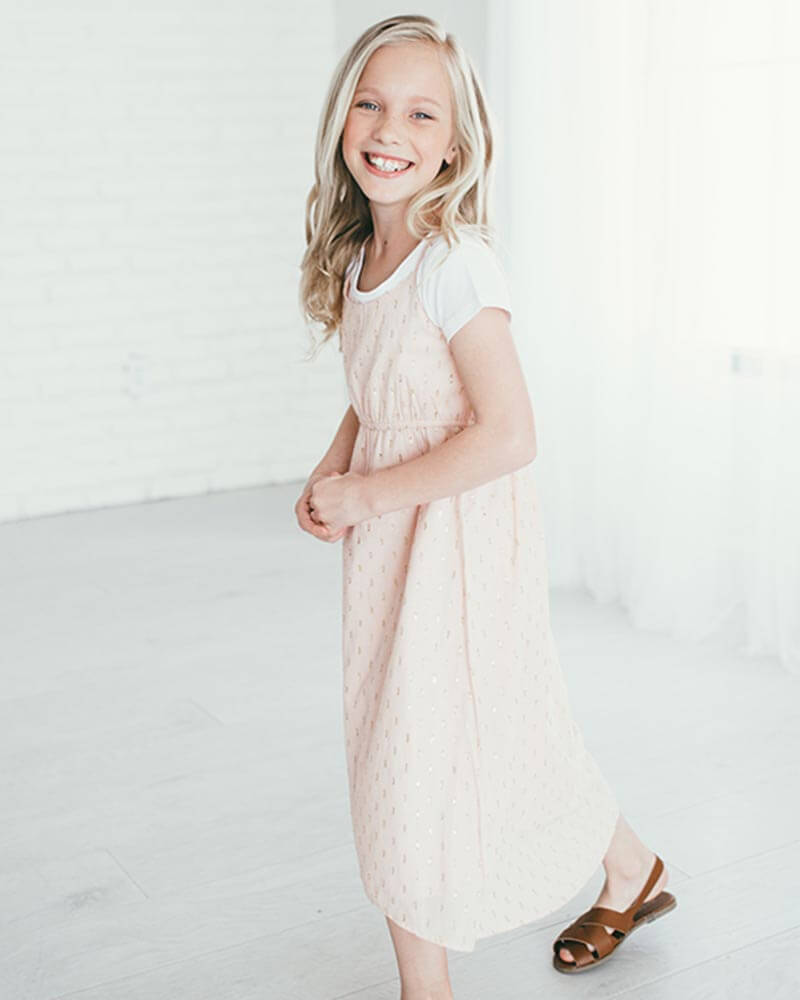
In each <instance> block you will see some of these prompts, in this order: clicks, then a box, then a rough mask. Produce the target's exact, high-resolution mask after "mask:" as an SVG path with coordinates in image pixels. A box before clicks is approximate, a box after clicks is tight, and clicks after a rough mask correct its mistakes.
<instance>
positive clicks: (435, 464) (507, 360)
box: [363, 307, 536, 517]
mask: <svg viewBox="0 0 800 1000" xmlns="http://www.w3.org/2000/svg"><path fill="white" fill-rule="evenodd" d="M450 349H451V351H452V353H453V359H454V361H455V363H456V367H457V369H458V373H459V377H460V378H461V380H462V382H463V385H464V388H465V390H466V392H467V395H468V397H469V400H470V403H471V405H472V409H473V411H474V413H475V421H476V422H475V423H474V424H471V425H469V426H468V427H465V428H464V429H463V430H462V431H460V432H459V433H458V434H456V435H454V436H453V437H451V438H448V440H447V441H444V442H442V444H440V445H437V446H436V447H435V448H431V449H430V451H427V452H425V453H424V454H422V455H419V456H418V457H417V458H413V459H410V460H409V461H407V462H401V463H400V464H398V465H393V466H389V467H388V468H385V469H378V470H377V471H376V472H373V473H372V474H371V475H369V476H367V477H366V479H365V481H364V484H363V488H364V493H365V497H364V500H365V505H366V507H367V509H368V510H369V511H370V516H373V517H374V516H375V515H377V514H384V513H389V512H390V511H394V510H399V509H401V508H403V507H413V506H415V505H417V504H423V503H428V502H429V501H431V500H438V499H440V498H442V497H447V496H452V495H454V494H456V493H462V492H464V491H465V490H469V489H473V488H475V487H476V486H480V485H482V484H483V483H487V482H489V481H490V480H492V479H496V478H497V477H498V476H502V475H504V474H505V473H508V472H513V471H514V470H515V469H518V468H520V467H521V466H523V465H527V464H528V463H529V462H532V461H533V459H534V458H535V457H536V430H535V425H534V419H533V409H532V407H531V402H530V398H529V395H528V388H527V385H526V383H525V376H524V374H523V372H522V368H521V366H520V362H519V357H518V355H517V350H516V346H515V344H514V341H513V338H512V335H511V327H510V321H509V317H508V313H507V312H506V311H505V310H504V309H500V308H495V307H486V308H484V309H481V311H480V312H479V313H478V314H477V315H476V316H475V317H473V319H471V320H470V321H469V323H467V324H466V325H465V326H463V327H462V328H461V329H460V330H459V331H458V333H457V334H456V335H455V336H454V337H453V339H452V340H451V342H450Z"/></svg>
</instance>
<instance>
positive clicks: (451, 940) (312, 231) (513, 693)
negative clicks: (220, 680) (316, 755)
mask: <svg viewBox="0 0 800 1000" xmlns="http://www.w3.org/2000/svg"><path fill="white" fill-rule="evenodd" d="M492 149H493V145H492V133H491V129H490V121H489V115H488V112H487V107H486V102H485V99H484V96H483V92H482V89H481V86H480V83H479V81H478V78H477V75H476V73H475V70H474V69H473V67H472V65H471V63H470V61H469V59H468V58H467V56H466V55H465V54H464V52H463V50H462V49H461V47H460V46H459V44H458V43H457V42H456V41H455V39H454V38H453V37H452V36H451V35H449V34H445V33H444V32H443V31H442V30H441V29H440V28H439V27H438V26H437V24H436V23H435V22H434V21H432V20H430V19H429V18H427V17H416V16H400V17H392V18H388V19H386V20H383V21H381V22H379V23H378V24H376V25H374V26H373V27H371V28H369V29H368V30H367V31H365V32H364V33H363V34H362V35H361V37H360V38H358V40H357V41H356V42H355V44H354V45H353V46H352V48H351V49H350V50H349V51H348V52H347V54H346V55H345V56H344V58H343V59H342V61H341V63H340V64H339V66H338V68H337V70H336V73H335V76H334V79H333V82H332V84H331V88H330V91H329V94H328V97H327V101H326V104H325V109H324V113H323V115H322V119H321V123H320V127H319V133H318V139H317V149H316V161H315V168H316V182H315V184H314V186H313V188H312V191H311V193H310V196H309V199H308V209H307V220H306V239H307V244H308V246H307V249H306V253H305V255H304V258H303V264H302V282H301V299H302V303H303V308H304V311H305V315H306V316H307V317H309V318H311V319H313V320H315V321H318V322H321V323H322V324H324V327H325V331H326V336H325V338H324V339H328V338H329V337H331V336H332V335H333V333H334V332H335V331H336V330H337V329H338V330H339V334H340V341H339V343H340V350H341V352H342V355H343V360H344V368H345V374H346V379H347V387H348V393H349V396H350V400H351V406H350V407H349V408H348V410H347V412H346V413H345V416H344V419H343V420H342V422H341V425H340V426H339V430H338V432H337V434H336V436H335V438H334V440H333V442H332V444H331V446H330V448H329V449H328V451H327V452H326V454H325V456H324V457H323V458H322V460H321V461H320V463H319V465H318V466H317V467H316V468H315V469H314V471H313V472H312V473H311V476H310V477H309V479H308V482H307V483H306V485H305V487H304V489H303V492H302V495H301V496H300V498H299V500H298V501H297V504H296V507H295V510H296V513H297V517H298V521H299V523H300V526H301V527H302V528H303V529H304V530H305V531H307V532H309V533H310V534H312V535H314V536H315V537H316V538H318V539H320V540H322V541H326V542H334V541H336V540H337V539H340V538H341V539H343V542H342V545H343V567H342V568H343V587H344V595H343V619H344V620H343V663H344V678H343V680H344V720H345V734H346V744H347V746H346V756H347V767H348V776H349V793H350V808H351V816H352V822H353V830H354V835H355V846H356V851H357V855H358V862H359V866H360V874H361V878H362V881H363V884H364V889H365V892H366V894H367V897H368V898H369V899H370V900H371V901H372V902H373V903H375V904H376V905H377V906H378V907H379V908H380V909H381V911H382V912H383V913H384V914H385V916H386V918H387V922H388V926H389V930H390V933H391V936H392V941H393V944H394V948H395V952H396V955H397V960H398V965H399V971H400V978H401V983H402V991H403V992H402V996H403V1000H418V998H422V997H426V998H428V997H445V998H447V997H451V996H452V994H451V990H450V984H449V978H448V971H447V958H446V951H445V948H447V947H449V948H454V949H460V950H463V951H471V950H472V949H473V948H474V946H475V942H476V940H477V939H478V938H480V937H484V936H487V935H490V934H495V933H497V932H499V931H504V930H509V929H511V928H514V927H518V926H520V925H522V924H525V923H528V922H530V921H534V920H537V919H538V918H541V917H544V916H546V915H547V914H549V913H551V912H553V911H554V910H556V909H558V908H559V907H560V906H562V905H564V903H565V902H567V901H568V900H569V899H571V898H572V897H573V896H574V895H575V894H576V893H577V892H578V891H579V890H580V889H581V888H582V887H583V886H584V885H585V884H586V882H587V881H588V880H589V879H590V878H591V876H592V875H593V873H594V872H595V870H596V868H597V866H598V864H599V863H600V861H601V860H602V862H603V864H604V867H605V874H606V880H605V884H604V886H603V889H602V892H601V893H600V896H599V898H598V900H597V903H596V905H595V906H594V907H593V908H592V909H591V910H589V911H587V912H586V913H584V914H582V915H581V916H580V917H579V918H578V919H577V920H576V921H575V922H574V923H573V924H571V925H570V926H569V927H568V928H566V929H565V930H564V931H563V932H562V934H561V935H560V936H559V938H558V940H557V941H556V942H555V943H554V956H553V963H554V965H555V967H556V968H557V969H559V970H560V971H562V972H576V971H582V970H585V969H589V968H592V967H594V966H595V965H598V964H599V963H600V962H601V961H603V960H604V958H605V957H606V956H608V955H609V954H610V953H611V951H612V950H613V949H614V948H615V947H616V946H617V945H618V943H619V941H620V940H622V938H623V937H624V936H625V935H626V933H628V932H630V931H632V930H633V929H635V928H636V927H638V926H640V925H641V924H642V923H644V922H647V921H650V920H653V919H655V918H656V917H657V916H660V915H661V914H663V913H665V912H667V911H668V910H669V909H671V908H672V907H674V906H675V899H674V897H673V896H672V895H671V894H670V893H668V892H665V891H663V887H664V885H665V884H666V881H667V874H666V871H665V870H664V868H663V864H662V862H661V859H660V858H658V857H657V856H656V855H655V854H654V853H653V852H652V851H651V850H649V849H648V848H647V847H646V846H645V845H644V844H643V843H642V842H641V841H640V840H639V838H638V837H637V836H636V835H635V834H634V832H633V831H632V830H631V828H630V827H629V826H628V825H627V823H626V822H625V821H624V819H623V818H622V817H621V815H620V813H619V809H618V805H617V802H616V800H615V797H614V795H613V793H612V791H611V789H610V788H609V786H608V784H607V783H606V781H605V780H604V778H603V775H602V774H601V772H600V771H599V769H598V767H597V765H596V763H595V762H594V760H593V759H592V757H591V756H590V755H589V753H588V752H587V751H586V749H585V747H584V744H583V741H582V737H581V733H580V731H579V729H578V726H577V725H576V723H575V721H574V719H573V717H572V714H571V710H570V705H569V702H568V697H567V691H566V688H565V684H564V679H563V676H562V672H561V668H560V665H559V660H558V655H557V652H556V648H555V645H554V641H553V636H552V633H551V631H550V623H549V606H548V584H547V571H546V564H545V547H544V539H543V536H542V529H541V524H540V513H539V508H538V504H537V499H536V492H535V489H534V482H533V477H532V461H533V459H534V456H535V454H536V441H535V431H534V421H533V414H532V410H531V405H530V400H529V397H528V392H527V387H526V384H525V380H524V376H523V374H522V371H521V368H520V364H519V360H518V357H517V353H516V348H515V343H514V339H513V337H512V334H511V329H510V317H511V308H510V303H509V294H508V288H507V284H506V281H505V277H504V274H503V270H502V267H501V265H500V262H499V259H498V256H497V254H496V252H495V250H494V248H493V243H492V239H493V234H492V230H491V228H490V225H489V222H488V218H489V216H488V210H487V203H486V202H487V190H488V186H489V175H490V167H491V164H492Z"/></svg>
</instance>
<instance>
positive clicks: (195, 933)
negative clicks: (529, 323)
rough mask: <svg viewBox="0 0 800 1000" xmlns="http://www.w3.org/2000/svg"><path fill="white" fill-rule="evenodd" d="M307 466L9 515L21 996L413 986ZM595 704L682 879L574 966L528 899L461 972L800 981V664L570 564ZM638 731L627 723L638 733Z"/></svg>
mask: <svg viewBox="0 0 800 1000" xmlns="http://www.w3.org/2000/svg"><path fill="white" fill-rule="evenodd" d="M298 492H299V484H298V485H294V486H291V487H273V488H266V489H254V490H243V491H235V492H230V493H225V494H217V495H213V496H209V497H198V498H190V499H185V500H173V501H168V502H160V503H151V504H141V505H135V506H129V507H119V508H115V509H105V510H98V511H92V512H86V513H81V514H71V515H63V516H58V517H48V518H38V519H34V520H31V521H25V522H20V523H17V524H6V525H2V526H0V551H1V552H2V559H1V560H0V615H2V647H1V648H0V657H2V661H1V662H0V667H1V668H2V671H1V673H0V676H1V677H2V687H1V688H0V760H2V765H1V768H2V769H1V772H0V782H1V783H2V784H1V786H0V802H2V812H1V813H0V927H1V929H0V996H1V997H2V998H4V1000H5V998H8V1000H56V998H58V1000H65V998H68V997H69V998H80V1000H256V998H258V1000H261V998H265V1000H266V998H268V1000H344V998H348V1000H356V998H357V1000H398V998H399V986H398V982H397V979H396V976H395V973H396V967H395V962H394V954H393V951H392V947H391V942H390V939H389V935H388V932H387V929H386V924H385V920H384V918H383V916H382V914H381V913H380V911H379V910H378V909H377V908H376V907H374V906H373V905H372V903H370V902H369V900H367V898H366V896H365V895H364V893H363V889H362V887H361V883H360V881H359V878H358V869H357V864H356V859H355V854H354V850H353V845H352V833H351V829H350V820H349V809H348V801H347V780H346V767H345V759H344V750H343V735H342V718H341V687H340V676H341V673H340V671H341V652H340V650H341V646H340V612H341V597H340V591H339V586H340V559H341V549H340V546H339V545H338V544H336V545H332V546H328V545H324V544H321V543H318V542H315V541H314V540H313V539H310V538H309V537H308V536H305V535H303V534H302V533H301V532H300V531H299V530H298V529H297V528H296V526H295V525H294V520H293V512H292V508H293V505H294V501H295V499H296V497H297V494H298ZM552 614H553V630H554V633H555V636H556V640H557V644H558V648H559V652H560V655H561V660H562V665H563V668H564V671H565V674H566V676H567V681H568V685H569V690H570V697H571V700H572V704H573V710H574V712H575V715H576V717H577V718H578V721H579V723H580V724H581V727H582V729H583V733H584V738H585V741H586V743H587V746H588V747H589V748H590V750H591V751H592V752H593V754H594V755H595V757H596V759H597V760H598V762H599V763H600V765H601V766H602V768H603V770H604V772H605V773H606V774H607V776H608V777H609V779H610V780H611V782H612V784H613V786H614V787H615V789H616V790H617V794H618V797H619V800H620V803H621V805H622V808H623V812H624V813H625V814H626V816H627V817H628V819H629V821H630V822H631V823H632V824H633V826H634V827H635V828H636V829H637V830H638V831H639V832H640V835H641V836H642V837H643V839H645V840H646V841H647V842H648V843H649V844H650V846H651V847H652V848H653V849H654V850H656V851H658V853H659V854H661V856H662V857H663V858H664V860H665V862H666V863H667V866H668V869H669V872H670V889H671V890H672V891H673V892H674V893H675V895H676V896H677V898H678V908H677V909H676V910H675V911H674V912H673V913H672V914H670V915H669V916H667V917H665V918H664V919H663V920H662V921H659V922H658V923H655V924H653V925H649V926H647V927H645V928H643V929H642V930H641V931H640V932H637V934H636V935H635V936H634V937H633V938H632V939H631V940H630V941H629V942H627V943H626V944H625V945H624V946H623V947H622V948H621V949H620V951H619V952H617V954H616V955H615V956H614V958H613V959H612V960H611V961H610V962H608V963H606V964H605V965H604V966H603V967H602V969H597V970H595V971H593V972H591V973H588V974H586V975H584V976H575V977H567V976H562V975H559V974H558V973H557V972H555V971H554V970H553V969H552V968H551V966H550V954H551V941H552V939H553V937H554V934H555V932H556V931H557V930H559V929H560V927H561V926H563V924H564V923H565V922H567V921H568V919H571V918H572V916H574V915H576V914H577V913H578V912H579V911H580V910H581V909H583V908H584V907H585V906H588V905H589V904H590V903H591V902H592V900H593V899H594V898H595V896H596V894H597V892H598V890H599V888H600V884H601V882H602V872H601V869H600V868H598V870H597V872H596V873H595V876H594V877H593V879H592V881H591V882H590V883H589V884H588V885H587V886H586V887H585V888H584V890H582V892H581V893H580V894H579V895H578V896H576V897H575V898H574V899H573V900H570V901H568V902H567V903H566V904H565V905H564V907H563V908H562V909H561V910H559V911H558V912H556V913H553V914H551V915H550V916H548V917H547V918H546V919H545V920H542V921H540V922H538V923H536V924H530V925H527V926H524V927H520V928H516V929H515V930H513V931H510V932H507V933H505V934H501V935H497V936H495V937H492V938H488V939H484V940H482V941H480V942H479V944H478V946H477V948H476V949H475V951H474V952H473V953H471V954H464V953H459V952H451V955H450V963H451V973H452V980H453V984H454V988H455V995H456V998H457V1000H523V998H531V997H537V998H547V1000H558V998H560V997H570V998H573V1000H575V998H584V997H592V998H597V1000H603V998H612V997H613V998H616V997H625V998H626V1000H645V998H646V1000H673V998H674V1000H678V998H680V1000H701V998H702V1000H712V998H719V1000H761V998H764V1000H783V998H786V1000H788V998H792V1000H794V998H797V997H798V996H800V973H798V971H797V970H798V956H800V897H798V895H797V893H796V889H797V887H798V885H800V803H799V801H798V800H799V798H800V796H799V789H800V781H798V777H799V776H800V775H799V773H798V772H799V767H798V760H799V759H800V755H799V754H798V751H799V750H800V678H797V677H792V676H791V675H788V674H786V673H785V672H784V671H783V670H782V669H781V668H780V667H779V666H778V665H777V664H775V663H774V662H773V661H769V660H745V659H744V658H742V657H739V656H737V655H735V654H734V653H733V652H731V651H730V649H729V648H726V645H725V644H721V643H715V644H710V643H702V644H689V643H683V642H678V641H674V640H671V639H666V638H664V637H663V636H659V635H656V634H652V633H645V632H636V631H634V630H633V629H631V628H630V627H629V625H628V624H627V622H626V618H625V615H624V614H623V613H622V612H621V611H620V610H619V609H617V608H614V607H605V608H604V607H598V606H597V605H596V604H595V603H594V602H593V601H592V600H590V599H588V598H587V597H585V596H581V595H565V594H559V593H554V594H553V598H552ZM622 734H625V735H622Z"/></svg>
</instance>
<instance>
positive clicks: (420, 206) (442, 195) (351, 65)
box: [299, 15, 495, 357]
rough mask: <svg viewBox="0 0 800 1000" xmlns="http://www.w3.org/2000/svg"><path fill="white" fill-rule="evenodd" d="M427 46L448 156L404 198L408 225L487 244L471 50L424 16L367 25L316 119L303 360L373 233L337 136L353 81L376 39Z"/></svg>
mask: <svg viewBox="0 0 800 1000" xmlns="http://www.w3.org/2000/svg"><path fill="white" fill-rule="evenodd" d="M408 42H420V43H423V44H429V45H434V46H435V47H436V48H437V49H438V52H439V54H440V56H441V58H442V61H443V66H444V68H445V71H446V73H447V75H448V79H449V82H450V90H451V99H452V103H453V116H454V122H453V126H454V133H455V145H456V154H455V157H454V159H453V161H452V163H451V164H450V165H449V166H448V165H446V164H445V163H444V162H443V165H442V169H441V170H440V172H439V174H438V175H437V176H436V177H435V178H434V179H433V181H431V182H430V183H429V184H428V185H426V186H425V187H424V188H422V190H420V191H418V192H417V194H416V195H415V196H414V197H413V198H412V199H411V201H410V203H409V206H408V210H407V212H406V220H405V221H406V226H407V228H408V231H409V232H410V233H411V234H412V235H414V236H416V237H417V239H422V238H423V237H425V236H428V235H432V234H435V233H441V234H442V235H443V236H444V238H445V240H446V242H447V245H448V247H449V248H452V247H453V245H454V244H458V243H460V239H459V233H464V232H469V233H472V234H474V235H476V236H477V237H478V238H479V239H480V240H481V241H482V242H484V243H486V244H487V245H488V246H490V247H492V246H494V242H495V232H494V226H493V224H492V223H491V222H490V207H489V192H490V190H491V176H492V174H491V171H492V165H493V151H494V143H493V137H492V126H491V123H490V114H489V110H488V106H487V103H486V99H485V97H484V93H483V88H482V86H481V83H480V80H479V78H478V74H477V73H476V71H475V69H474V67H473V65H472V62H471V61H470V59H469V56H468V55H467V54H466V52H465V51H464V49H463V48H462V47H461V45H460V43H459V42H458V41H457V39H456V38H454V36H453V35H451V34H448V33H447V32H445V31H444V30H443V29H442V28H441V27H440V26H439V25H438V24H437V22H436V21H434V20H433V19H432V18H429V17H425V16H422V15H398V16H397V17H387V18H385V19H384V20H383V21H378V22H377V23H376V24H374V25H372V26H371V27H370V28H367V30H366V31H364V32H363V33H362V34H361V35H360V36H359V37H358V38H357V39H356V41H355V42H354V43H353V44H352V45H351V47H350V48H349V50H348V51H347V52H346V53H345V54H344V56H343V57H342V59H341V60H340V62H339V64H338V66H337V67H336V70H335V71H334V74H333V79H332V80H331V84H330V87H329V89H328V94H327V97H326V100H325V103H324V106H323V110H322V114H321V116H320V121H319V126H318V129H317V139H316V148H315V152H314V184H313V185H312V187H311V190H310V192H309V194H308V197H307V199H306V219H305V233H306V250H305V252H304V254H303V259H302V262H301V264H300V271H301V278H300V293H299V301H300V308H301V311H302V313H303V316H304V319H305V320H306V324H307V326H308V329H309V332H310V333H311V335H312V341H313V339H314V338H313V329H312V327H311V324H313V323H319V324H322V327H323V337H322V340H321V341H320V342H319V344H317V345H316V349H312V352H311V355H310V357H313V356H314V355H315V354H316V351H317V350H318V349H319V348H320V347H321V346H322V344H324V343H325V341H327V340H328V339H329V338H330V337H332V336H333V334H334V333H335V332H336V330H337V329H338V328H339V325H340V323H341V319H342V293H343V280H344V275H345V271H346V269H347V266H348V264H349V263H350V261H351V260H352V258H353V256H354V255H355V253H356V251H357V250H358V249H359V248H360V246H361V243H362V242H363V241H364V240H365V239H366V238H367V237H368V236H369V235H370V233H371V232H372V217H371V215H370V211H369V202H368V201H367V199H366V198H365V197H364V194H363V192H362V191H361V188H360V187H359V186H358V184H357V183H356V181H355V179H354V178H353V175H352V174H351V173H350V171H349V170H348V168H347V165H346V164H345V162H344V159H343V157H342V133H343V131H344V126H345V120H346V118H347V114H348V111H349V109H350V105H351V103H352V100H353V94H354V93H355V90H356V86H357V85H358V81H359V78H360V77H361V73H362V72H363V70H364V67H365V66H366V64H367V61H368V60H369V58H370V56H371V55H372V54H373V52H375V50H376V49H379V48H381V47H382V46H384V45H392V44H400V43H408Z"/></svg>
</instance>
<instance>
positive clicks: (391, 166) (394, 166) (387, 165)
mask: <svg viewBox="0 0 800 1000" xmlns="http://www.w3.org/2000/svg"><path fill="white" fill-rule="evenodd" d="M367 159H368V160H369V162H370V163H372V164H374V165H375V166H376V167H378V169H379V170H393V171H397V170H405V168H406V167H407V166H408V165H409V164H408V163H407V162H406V163H400V162H399V161H398V160H385V159H384V158H383V157H382V156H372V155H371V154H370V153H367Z"/></svg>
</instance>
